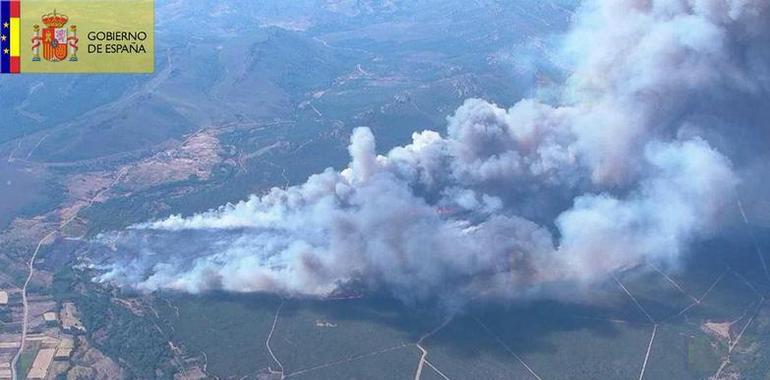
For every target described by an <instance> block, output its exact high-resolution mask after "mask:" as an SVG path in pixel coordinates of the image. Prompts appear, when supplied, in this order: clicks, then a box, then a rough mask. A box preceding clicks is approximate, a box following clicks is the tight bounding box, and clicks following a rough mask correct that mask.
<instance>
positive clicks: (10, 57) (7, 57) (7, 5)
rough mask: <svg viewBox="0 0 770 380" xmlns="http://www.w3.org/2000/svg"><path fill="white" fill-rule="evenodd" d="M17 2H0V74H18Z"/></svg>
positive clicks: (19, 68)
mask: <svg viewBox="0 0 770 380" xmlns="http://www.w3.org/2000/svg"><path fill="white" fill-rule="evenodd" d="M20 15H21V3H20V2H19V0H2V1H0V73H18V72H20V71H21V67H20V65H21V62H20V57H19V56H20V53H21V52H20V39H21V36H20V33H19V32H20V31H19V27H20V20H19V17H20Z"/></svg>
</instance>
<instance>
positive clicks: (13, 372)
mask: <svg viewBox="0 0 770 380" xmlns="http://www.w3.org/2000/svg"><path fill="white" fill-rule="evenodd" d="M125 174H126V171H125V170H122V171H120V172H118V175H117V176H116V177H115V180H114V181H112V183H110V185H109V186H107V187H105V188H104V189H102V190H100V191H98V192H97V193H96V194H95V195H94V196H93V197H92V198H91V199H90V200H89V201H88V204H87V205H86V206H85V207H83V208H81V209H80V210H78V211H77V212H75V213H74V214H73V215H72V216H70V217H69V218H68V219H66V220H65V221H64V222H62V223H61V224H60V225H59V227H57V228H55V229H54V230H53V231H51V232H49V233H48V234H46V235H45V236H43V238H42V239H40V241H39V242H38V243H37V247H36V248H35V251H34V252H33V253H32V257H30V259H29V262H28V263H27V268H28V269H29V273H28V274H27V279H26V280H25V281H24V286H23V287H22V288H21V300H22V308H23V310H24V311H23V313H22V314H23V317H22V318H23V319H22V321H21V341H20V345H19V350H18V351H17V352H16V355H14V357H13V360H12V361H11V375H12V378H13V380H19V374H18V371H17V370H16V365H17V364H18V362H19V358H20V357H21V353H22V352H24V346H25V345H26V343H27V330H28V329H29V302H28V300H27V288H28V287H29V283H30V282H31V281H32V277H33V276H34V275H35V260H37V255H38V254H39V253H40V248H41V247H42V246H43V244H45V242H46V241H47V240H48V239H50V238H52V237H53V236H54V235H56V234H57V233H59V232H60V231H61V230H63V229H64V228H65V227H67V226H68V225H69V224H70V223H72V222H73V221H74V220H75V219H77V217H78V215H79V214H80V212H81V211H84V210H87V209H89V208H91V206H93V205H94V203H95V202H96V200H97V199H99V197H100V196H101V195H102V194H104V193H105V192H106V191H108V190H110V189H111V188H112V187H113V186H115V184H117V183H118V181H120V180H121V179H122V178H123V176H124V175H125Z"/></svg>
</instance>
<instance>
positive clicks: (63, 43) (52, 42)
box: [32, 10, 78, 62]
mask: <svg viewBox="0 0 770 380" xmlns="http://www.w3.org/2000/svg"><path fill="white" fill-rule="evenodd" d="M41 21H43V25H45V28H43V30H42V33H41V30H40V25H34V26H33V27H32V28H33V29H34V31H35V34H34V36H33V37H32V61H36V62H39V61H40V47H41V46H42V48H43V49H42V50H43V59H45V60H46V61H49V62H59V61H63V60H65V59H67V56H69V60H70V61H73V62H74V61H77V60H78V56H77V52H78V37H77V26H75V25H70V27H69V28H67V27H66V25H67V22H69V18H68V17H67V16H65V15H63V14H59V13H56V10H54V11H53V12H52V13H46V14H44V15H43V16H42V17H41Z"/></svg>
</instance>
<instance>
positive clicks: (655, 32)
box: [100, 0, 770, 303]
mask: <svg viewBox="0 0 770 380" xmlns="http://www.w3.org/2000/svg"><path fill="white" fill-rule="evenodd" d="M769 20H770V2H768V1H766V0H593V1H586V2H585V3H584V4H582V5H581V7H580V10H579V12H578V14H577V15H576V19H575V24H574V26H573V29H572V31H571V32H570V33H569V35H568V36H567V38H566V45H567V46H566V49H567V51H568V52H569V53H571V56H572V57H573V59H574V62H573V65H574V66H573V68H574V69H573V74H572V75H571V77H570V78H569V80H568V81H567V83H566V84H565V85H564V87H563V88H562V90H561V92H562V95H561V99H562V100H561V104H557V105H549V104H545V103H543V102H541V101H538V100H536V99H525V100H522V101H520V102H519V103H517V104H515V105H514V106H513V107H511V108H510V109H507V110H506V109H503V108H500V107H499V106H497V105H495V104H490V103H488V102H485V101H483V100H478V99H470V100H467V101H466V102H465V104H463V105H462V106H461V107H460V108H459V109H457V111H456V112H455V113H454V115H452V116H450V117H449V118H448V128H447V133H446V135H442V134H440V133H438V132H434V131H424V132H420V133H415V134H414V135H413V141H412V142H411V144H408V145H405V146H401V147H397V148H395V149H392V150H391V151H390V152H387V154H383V155H378V154H377V151H376V147H375V138H374V136H373V135H372V133H371V131H370V130H368V129H366V128H359V129H356V130H355V131H354V132H353V135H352V137H351V141H350V147H349V151H350V156H351V161H350V164H349V166H348V168H347V169H345V170H343V171H341V172H337V171H334V170H332V169H327V170H326V171H324V172H323V173H320V174H317V175H314V176H312V177H310V178H309V179H308V180H307V182H306V183H304V184H302V185H298V186H294V187H289V188H287V189H273V190H272V191H270V192H269V193H268V194H265V195H262V196H256V195H255V196H252V197H251V198H250V199H248V200H246V201H243V202H240V203H238V204H235V205H226V206H223V207H221V208H220V209H218V210H213V211H210V212H206V213H202V214H199V215H195V216H192V217H188V218H183V217H179V216H171V217H169V218H168V219H165V220H160V221H156V222H150V223H147V224H142V225H138V226H135V227H133V228H132V229H130V230H128V231H124V232H122V233H120V234H118V235H116V236H117V242H116V244H117V247H118V253H117V255H118V257H117V258H115V261H114V262H113V263H112V265H111V266H110V267H109V270H108V271H107V272H106V273H105V274H104V275H102V276H101V277H100V280H102V281H107V282H111V283H115V284H118V285H122V286H131V287H135V288H137V289H139V290H143V291H154V290H159V289H174V290H180V291H186V292H193V293H197V292H203V291H207V290H214V289H222V290H227V291H235V292H277V293H281V294H286V295H310V296H324V295H327V294H330V293H332V292H334V291H335V290H336V289H338V288H339V287H340V286H345V285H346V284H348V283H355V284H360V285H362V286H365V287H366V288H367V289H370V290H373V291H387V292H391V293H393V294H395V295H396V296H398V297H401V298H404V299H407V300H412V301H420V300H426V299H440V300H444V301H448V302H460V303H462V302H464V301H465V300H468V299H472V298H477V297H495V298H497V297H502V298H508V297H520V296H531V295H544V296H546V295H548V294H550V293H551V292H552V291H554V289H563V288H564V285H565V284H570V285H572V286H571V288H584V287H586V286H590V285H591V284H593V283H596V282H598V281H603V280H605V279H606V278H607V277H608V276H609V275H610V274H611V273H612V272H613V271H616V270H618V269H621V268H624V267H628V266H631V265H635V264H638V263H640V262H643V261H645V260H650V261H656V262H664V263H676V262H677V261H678V260H679V259H680V258H681V256H682V255H683V253H684V252H686V250H687V247H688V245H689V244H690V243H691V242H693V241H695V240H697V239H701V238H704V237H707V236H709V234H711V233H713V232H714V231H715V229H716V228H718V227H719V224H718V222H719V219H720V218H719V216H720V213H721V212H722V211H723V210H724V207H725V206H727V205H730V204H732V202H733V201H734V197H733V192H734V188H735V186H736V185H737V184H738V182H739V178H737V176H736V174H734V171H733V164H732V163H731V160H729V159H728V158H727V157H726V156H725V155H723V154H721V153H720V152H719V151H717V149H715V148H714V147H713V144H710V141H711V140H710V139H712V138H713V136H715V135H720V134H722V133H723V131H724V125H729V126H730V128H732V126H733V125H732V124H731V120H729V116H728V115H729V114H730V112H728V111H729V110H728V108H729V104H732V103H733V102H742V101H744V100H747V99H762V100H763V101H764V100H767V99H768V96H767V94H768V90H769V89H770V74H769V71H768V70H770V69H768V68H769V67H770V59H769V58H770V53H769V50H770V49H769V48H768V46H770V44H769V43H768V42H769V41H770V21H769ZM722 97H727V98H729V99H722ZM704 115H705V116H704ZM755 124H756V123H755ZM717 126H721V127H717ZM734 127H735V128H736V129H738V128H748V129H751V128H760V127H762V126H760V125H754V124H751V123H743V122H740V123H738V122H736V125H735V126H734ZM728 140H729V136H728ZM720 141H721V142H720V144H721V145H724V142H723V140H720ZM721 145H720V146H721ZM728 145H729V144H728ZM551 198H558V199H562V200H563V199H566V200H567V202H562V201H553V202H549V199H551ZM562 203H564V205H563V206H554V205H561V204H562ZM538 204H545V205H549V207H557V208H559V209H557V210H548V211H543V212H539V211H533V209H537V207H536V206H537V205H538ZM532 205H535V206H532ZM115 238H116V237H115V236H110V239H115Z"/></svg>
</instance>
